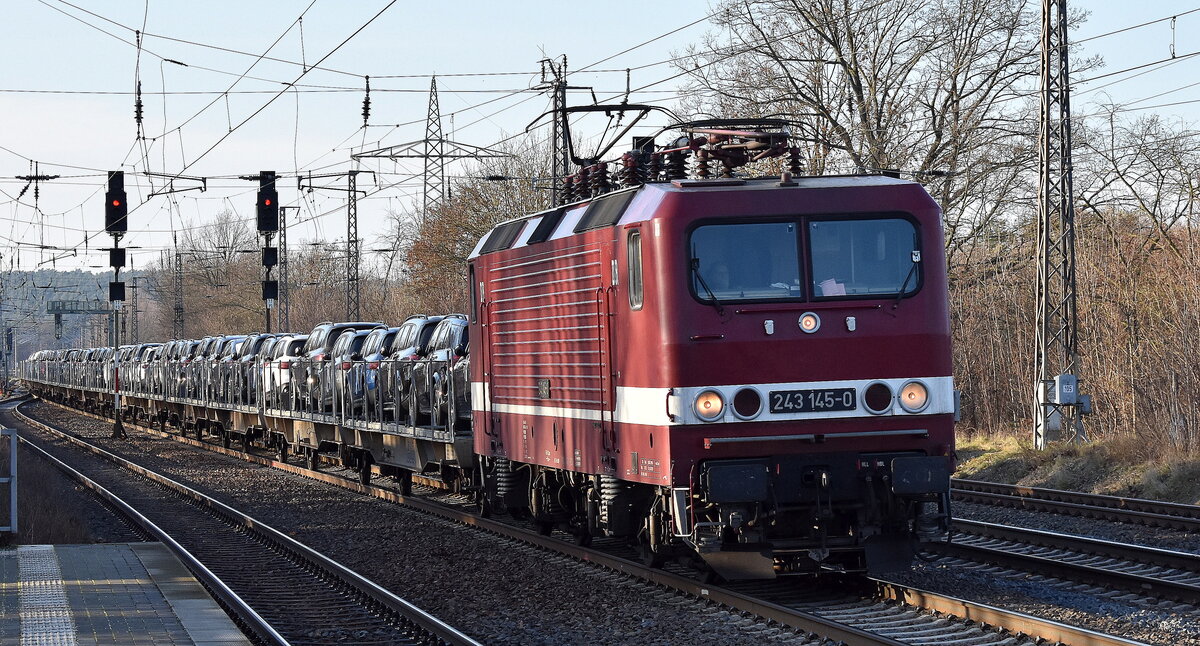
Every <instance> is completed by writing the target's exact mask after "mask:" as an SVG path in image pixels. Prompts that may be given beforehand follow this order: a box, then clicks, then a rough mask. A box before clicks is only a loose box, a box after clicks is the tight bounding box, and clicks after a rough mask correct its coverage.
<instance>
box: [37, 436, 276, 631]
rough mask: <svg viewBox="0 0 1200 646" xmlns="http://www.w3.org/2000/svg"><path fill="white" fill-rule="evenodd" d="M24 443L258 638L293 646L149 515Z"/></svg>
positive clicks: (57, 460)
mask: <svg viewBox="0 0 1200 646" xmlns="http://www.w3.org/2000/svg"><path fill="white" fill-rule="evenodd" d="M20 440H21V443H22V444H24V445H25V447H26V448H28V449H31V450H33V451H34V452H36V453H37V454H39V457H41V458H42V459H44V460H46V461H47V462H49V463H50V464H52V465H54V467H56V468H57V469H58V470H60V471H62V472H63V473H65V474H67V475H68V476H69V477H70V478H71V479H72V480H75V481H76V482H78V483H79V484H80V485H82V486H83V487H85V488H87V489H89V490H91V491H92V492H93V493H95V494H96V495H97V496H99V497H100V498H101V499H103V500H104V501H105V502H107V503H108V504H109V505H111V506H112V507H113V508H115V509H116V510H117V511H118V512H120V513H121V514H122V515H124V516H125V517H126V518H128V519H130V520H131V521H132V522H133V523H134V524H135V525H137V526H138V527H139V528H140V529H141V530H142V531H144V532H146V533H147V534H149V535H150V536H153V537H154V538H156V539H157V540H158V541H159V542H160V543H162V544H163V545H166V546H167V549H169V550H171V552H172V553H174V554H175V556H176V558H178V559H179V560H180V561H182V562H183V564H184V566H185V567H187V569H188V570H190V571H191V572H192V574H193V575H195V576H196V578H197V579H199V580H200V582H201V583H202V584H203V585H204V587H205V588H207V589H208V590H209V591H210V592H211V593H212V594H213V595H214V596H215V597H217V599H218V600H220V602H221V604H222V605H224V606H225V607H226V608H229V609H230V610H231V611H232V612H233V613H234V614H235V615H236V616H237V619H238V621H239V622H240V623H241V624H242V625H243V626H245V628H246V629H248V630H250V631H251V632H252V633H253V634H254V635H256V636H257V637H258V638H259V639H261V640H263V641H264V642H266V643H268V644H274V645H276V646H290V643H289V642H288V641H287V639H285V638H284V637H283V636H282V635H280V634H279V633H278V632H277V631H276V630H275V628H274V627H272V626H271V625H270V624H269V623H267V621H266V620H265V619H263V618H262V617H261V616H260V615H259V614H258V613H257V612H255V610H254V608H252V607H250V605H249V604H247V603H246V602H245V601H244V600H242V598H241V597H240V596H238V594H237V593H236V592H234V591H233V590H231V589H229V586H227V585H225V582H224V581H222V580H221V579H220V577H218V576H217V575H215V574H213V572H212V571H211V570H209V569H208V568H207V567H206V566H205V565H204V564H203V563H201V562H200V560H199V559H197V558H196V557H195V556H193V555H192V553H191V552H189V551H188V550H187V549H186V548H185V547H183V546H182V545H180V544H179V543H178V542H177V541H176V540H175V539H174V538H173V537H172V536H171V535H170V534H168V533H167V532H165V531H163V530H162V529H161V528H159V526H158V525H156V524H154V522H153V521H151V520H150V519H149V518H146V517H145V516H143V515H142V514H141V513H139V512H138V510H136V509H134V508H133V507H132V506H130V505H129V503H127V502H125V501H124V500H122V499H121V498H120V497H118V496H117V495H116V494H114V493H112V492H110V491H109V490H108V489H105V488H104V487H103V486H101V485H100V484H99V483H97V482H96V481H94V480H92V479H91V478H88V477H87V476H85V475H83V474H82V473H80V472H79V471H77V470H76V469H75V468H73V467H72V466H70V465H69V464H67V463H65V462H63V461H62V460H59V459H58V458H56V457H54V456H53V455H50V454H49V453H47V452H46V451H45V450H44V449H42V448H41V447H40V446H38V445H36V444H34V443H32V442H30V441H29V440H27V439H25V438H23V437H22V438H20Z"/></svg>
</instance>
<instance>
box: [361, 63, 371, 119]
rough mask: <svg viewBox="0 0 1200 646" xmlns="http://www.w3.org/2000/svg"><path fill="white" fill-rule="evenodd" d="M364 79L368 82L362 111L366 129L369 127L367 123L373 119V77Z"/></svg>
mask: <svg viewBox="0 0 1200 646" xmlns="http://www.w3.org/2000/svg"><path fill="white" fill-rule="evenodd" d="M363 79H364V80H366V82H367V91H366V93H365V94H364V95H363V109H362V116H363V127H364V128H365V127H367V121H368V120H369V119H370V118H371V77H369V76H364V77H363Z"/></svg>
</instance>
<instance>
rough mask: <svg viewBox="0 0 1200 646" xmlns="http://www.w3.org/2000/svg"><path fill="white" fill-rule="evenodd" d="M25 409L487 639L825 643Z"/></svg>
mask: <svg viewBox="0 0 1200 646" xmlns="http://www.w3.org/2000/svg"><path fill="white" fill-rule="evenodd" d="M22 411H23V412H25V413H27V414H29V415H31V416H33V417H35V418H37V419H41V420H43V421H46V422H48V423H50V424H53V425H55V426H57V427H59V428H62V429H64V430H68V431H71V432H74V433H76V434H78V435H80V436H81V437H84V438H86V439H87V440H89V441H91V442H93V443H95V444H97V445H99V446H102V447H103V448H105V449H106V450H109V451H111V452H113V453H116V454H118V455H121V456H122V457H127V458H129V459H135V460H136V461H137V462H138V463H139V464H142V465H143V466H145V467H147V468H150V469H153V470H156V471H159V472H160V473H163V474H164V475H167V476H169V477H171V478H173V479H175V480H177V481H179V482H181V483H183V484H186V485H188V486H190V487H192V488H194V489H197V490H199V491H202V492H203V493H205V494H208V495H211V496H213V497H214V498H217V499H218V500H221V501H223V502H225V503H227V504H230V505H232V506H234V507H237V508H238V509H241V510H242V511H244V512H245V513H248V514H250V515H252V516H254V517H256V518H257V519H258V520H260V521H262V522H264V523H266V524H268V525H271V526H272V527H274V528H275V529H278V530H280V531H283V532H285V533H287V534H288V535H290V536H292V537H293V538H295V539H297V540H299V541H301V542H303V543H305V544H307V545H308V546H309V547H311V548H313V549H315V550H317V551H320V552H322V553H324V554H325V555H327V556H329V557H330V558H333V559H334V560H336V561H338V562H340V563H342V564H343V565H346V566H347V567H349V568H351V569H353V570H355V571H357V572H359V573H361V574H364V575H366V576H367V577H368V578H370V579H372V580H373V581H375V582H376V583H378V584H380V585H382V586H384V587H386V588H388V589H389V590H391V591H392V592H394V593H396V594H397V595H399V596H401V597H403V598H405V599H407V600H408V601H410V602H412V603H414V604H416V605H417V606H419V607H421V608H422V609H424V610H425V611H427V612H429V613H431V614H433V615H434V616H436V617H439V618H441V619H443V620H446V621H448V622H450V623H451V624H452V625H454V626H455V627H457V628H458V629H459V630H462V631H464V632H466V633H467V634H469V635H471V636H472V637H474V638H475V639H477V640H479V641H481V642H483V643H486V644H514V645H516V644H520V645H547V646H549V645H556V644H589V645H592V644H614V645H616V644H628V645H630V646H633V645H637V646H644V645H645V644H663V645H678V646H684V645H687V646H692V645H696V644H713V645H716V646H740V645H744V646H761V645H763V644H810V643H817V642H813V641H811V640H809V639H807V638H805V637H803V636H801V635H798V634H796V633H793V632H790V631H786V630H782V629H779V628H775V627H767V626H762V627H761V628H762V630H753V631H750V630H746V629H745V628H743V627H741V626H738V625H737V624H736V623H734V622H730V621H727V620H726V621H722V620H719V619H718V617H719V616H720V615H721V614H722V610H721V609H719V608H717V607H715V606H703V605H701V604H700V603H699V602H696V601H694V600H690V599H685V598H682V597H678V596H675V595H671V596H666V595H662V591H661V590H660V589H658V588H655V587H653V586H650V585H648V584H645V583H641V582H639V581H636V580H633V579H631V578H629V577H626V576H623V575H616V574H613V573H610V572H608V571H605V570H602V569H599V568H596V567H593V566H590V565H586V564H582V563H578V562H576V561H574V560H571V559H567V558H564V557H557V556H554V555H551V554H548V553H546V552H544V551H541V550H537V549H534V548H530V547H526V546H522V545H518V544H516V543H514V542H512V541H509V540H506V539H502V538H500V537H498V536H495V535H492V534H488V533H486V532H481V531H478V530H475V529H472V528H468V527H465V526H462V525H459V524H457V523H452V522H450V521H446V520H443V519H439V518H434V517H432V516H429V515H427V514H423V513H420V512H417V511H414V510H411V509H407V508H405V507H402V506H400V505H396V504H392V503H388V502H384V501H381V500H378V499H375V498H371V497H367V496H363V495H360V494H356V493H353V492H351V491H347V490H343V489H338V488H336V487H331V486H329V485H325V484H322V483H319V482H317V481H315V480H310V479H308V478H304V477H300V476H295V475H292V474H288V473H285V472H283V471H279V470H276V469H270V468H266V467H260V466H257V465H251V464H247V463H246V462H243V461H241V460H237V459H234V458H230V457H226V456H223V455H219V454H216V453H208V452H205V451H198V450H196V449H194V448H191V447H188V446H185V445H182V444H179V443H177V442H174V441H172V440H169V439H159V438H150V437H145V436H141V435H140V434H138V433H136V432H131V433H130V434H129V439H128V440H111V439H109V438H108V435H109V432H110V430H111V424H106V423H103V422H99V421H97V420H94V419H91V418H85V417H81V416H78V415H74V414H72V413H69V412H67V411H63V410H61V409H59V408H57V407H54V406H50V405H46V404H43V403H40V402H39V403H36V404H31V405H27V406H25V407H24V408H22ZM660 596H665V597H666V598H665V599H662V598H660ZM330 621H331V622H336V621H337V618H336V617H330Z"/></svg>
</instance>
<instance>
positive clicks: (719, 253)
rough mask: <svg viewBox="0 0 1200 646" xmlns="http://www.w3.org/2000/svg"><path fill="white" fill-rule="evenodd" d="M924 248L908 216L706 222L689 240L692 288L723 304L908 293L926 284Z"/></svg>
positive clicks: (698, 296) (697, 292)
mask: <svg viewBox="0 0 1200 646" xmlns="http://www.w3.org/2000/svg"><path fill="white" fill-rule="evenodd" d="M805 246H807V251H808V253H807V254H804V253H801V249H803V248H804V247H805ZM917 250H919V247H918V240H917V231H916V228H915V227H914V225H913V224H912V223H911V222H909V221H908V220H904V219H901V218H871V219H856V220H841V219H839V220H831V219H816V218H814V219H806V220H798V221H790V222H778V221H775V222H755V223H737V224H734V223H729V224H713V225H706V226H701V227H698V228H696V229H695V230H694V231H693V232H692V235H691V239H690V252H691V258H690V261H691V267H692V271H691V281H692V289H693V290H694V293H695V294H696V297H697V298H699V299H700V300H702V301H709V302H711V301H716V302H721V303H724V302H737V301H762V300H784V301H798V300H805V299H806V298H811V299H816V300H823V299H828V298H854V297H858V298H862V297H864V296H866V297H888V296H897V295H900V294H901V292H903V294H904V295H907V294H912V293H914V292H916V291H917V289H918V287H919V286H920V270H919V266H918V265H917V262H916V260H917V256H916V254H914V252H915V251H917ZM806 255H807V257H808V259H809V262H808V263H807V265H808V266H807V267H805V266H804V265H803V264H802V263H801V259H802V258H804V257H805V256H806ZM806 276H807V278H806ZM805 285H807V294H806V293H805V291H806V290H805V287H804V286H805Z"/></svg>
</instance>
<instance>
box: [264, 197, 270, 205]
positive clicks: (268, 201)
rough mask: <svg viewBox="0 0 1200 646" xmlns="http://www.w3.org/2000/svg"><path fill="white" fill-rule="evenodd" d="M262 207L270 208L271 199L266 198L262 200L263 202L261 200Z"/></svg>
mask: <svg viewBox="0 0 1200 646" xmlns="http://www.w3.org/2000/svg"><path fill="white" fill-rule="evenodd" d="M263 205H265V206H271V198H269V197H268V198H266V199H264V200H263Z"/></svg>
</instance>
